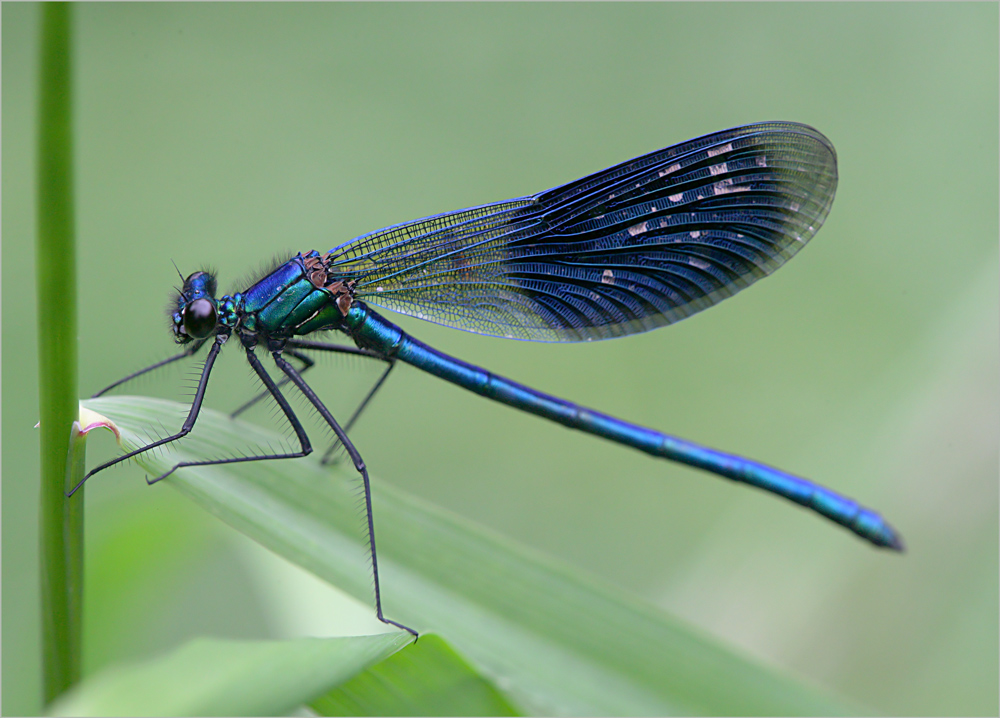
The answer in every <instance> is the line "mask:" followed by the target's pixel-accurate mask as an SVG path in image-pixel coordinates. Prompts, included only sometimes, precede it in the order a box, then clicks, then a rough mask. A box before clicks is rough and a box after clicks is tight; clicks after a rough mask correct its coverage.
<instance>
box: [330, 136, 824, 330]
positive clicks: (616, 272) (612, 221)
mask: <svg viewBox="0 0 1000 718" xmlns="http://www.w3.org/2000/svg"><path fill="white" fill-rule="evenodd" d="M836 188H837V159H836V154H835V152H834V149H833V146H832V145H831V144H830V142H829V140H827V139H826V137H824V136H823V135H822V134H821V133H819V132H818V131H816V130H814V129H813V128H811V127H808V126H805V125H799V124H794V123H765V124H757V125H747V126H745V127H738V128H735V129H731V130H726V131H724V132H718V133H716V134H712V135H706V136H705V137H701V138H699V139H695V140H691V141H690V142H685V143H683V144H679V145H674V146H673V147H668V148H666V149H662V150H659V151H657V152H652V153H650V154H648V155H644V156H642V157H637V158H635V159H632V160H629V161H628V162H624V163H622V164H620V165H616V166H614V167H611V168H609V169H606V170H603V171H601V172H598V173H596V174H593V175H590V176H589V177H584V178H583V179H579V180H576V181H575V182H571V183H569V184H566V185H563V186H561V187H556V188H554V189H550V190H547V191H545V192H541V193H539V194H536V195H532V196H528V197H522V198H519V199H513V200H509V201H506V202H497V203H495V204H488V205H483V206H481V207H473V208H470V209H464V210H459V211H457V212H451V213H448V214H442V215H437V216H435V217H428V218H425V219H421V220H417V221H414V222H409V223H406V224H400V225H396V226H393V227H389V228H386V229H383V230H380V231H378V232H373V233H372V234H367V235H364V236H362V237H359V238H357V239H355V240H353V241H352V242H349V243H347V244H344V245H341V246H340V247H337V248H336V249H334V250H333V251H332V254H333V255H334V257H335V259H334V264H335V265H336V267H337V271H340V272H344V273H346V274H349V275H351V276H352V278H355V279H356V280H357V282H358V284H357V287H356V292H357V295H358V296H359V297H360V298H362V299H364V300H365V301H367V302H369V303H371V304H373V305H377V306H381V307H385V308H387V309H392V310H394V311H397V312H401V313H403V314H408V315H411V316H415V317H419V318H421V319H427V320H429V321H433V322H437V323H439V324H445V325H448V326H453V327H458V328H460V329H465V330H468V331H472V332H477V333H479V334H488V335H493V336H500V337H508V338H513V339H527V340H534V341H582V340H591V339H607V338H611V337H617V336H623V335H626V334H633V333H636V332H642V331H647V330H649V329H654V328H656V327H660V326H663V325H666V324H671V323H673V322H676V321H679V320H681V319H683V318H685V317H687V316H690V315H691V314H694V313H695V312H698V311H701V310H702V309H705V308H706V307H710V306H712V305H713V304H715V303H717V302H719V301H721V300H723V299H725V298H726V297H728V296H730V295H732V294H735V293H736V292H738V291H739V290H741V289H743V288H744V287H746V286H748V285H749V284H751V283H753V282H754V281H755V280H757V279H759V278H760V277H763V276H765V275H767V274H770V273H771V272H773V271H774V270H775V269H777V268H778V267H779V266H781V264H782V263H784V262H785V261H786V260H787V259H788V258H790V257H791V256H792V255H793V254H795V252H797V251H798V250H799V249H800V248H801V247H802V246H803V245H804V244H805V243H806V242H808V241H809V239H810V238H812V236H813V235H814V234H815V233H816V231H817V230H818V229H819V228H820V225H822V224H823V221H824V220H825V219H826V216H827V214H828V213H829V211H830V205H831V204H832V203H833V197H834V193H835V191H836Z"/></svg>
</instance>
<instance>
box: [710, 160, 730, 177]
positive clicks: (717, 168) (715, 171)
mask: <svg viewBox="0 0 1000 718" xmlns="http://www.w3.org/2000/svg"><path fill="white" fill-rule="evenodd" d="M708 171H709V172H711V173H712V175H713V176H714V175H721V174H725V173H726V172H728V171H729V168H728V167H726V163H725V162H723V163H722V164H721V165H712V166H711V167H709V168H708Z"/></svg>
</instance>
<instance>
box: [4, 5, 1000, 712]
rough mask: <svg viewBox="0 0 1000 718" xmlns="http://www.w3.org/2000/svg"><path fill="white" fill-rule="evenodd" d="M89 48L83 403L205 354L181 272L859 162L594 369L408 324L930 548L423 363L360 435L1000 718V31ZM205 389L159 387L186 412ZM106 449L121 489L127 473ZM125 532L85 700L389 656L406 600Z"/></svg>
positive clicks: (805, 15)
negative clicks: (231, 650) (376, 612)
mask: <svg viewBox="0 0 1000 718" xmlns="http://www.w3.org/2000/svg"><path fill="white" fill-rule="evenodd" d="M2 13H3V58H2V59H3V137H2V139H3V187H2V189H3V207H2V209H3V250H2V251H3V255H2V259H3V360H4V361H3V426H4V434H3V439H4V442H3V445H4V450H3V467H2V468H3V487H2V488H3V628H4V631H3V656H2V657H3V687H4V691H3V706H2V708H3V712H4V713H5V714H30V713H34V712H37V711H39V710H40V705H39V693H40V688H39V686H40V680H39V641H38V636H39V617H38V588H37V586H38V577H37V548H36V545H37V540H38V537H37V521H36V515H37V494H38V491H37V471H38V440H37V435H36V433H35V430H34V429H33V428H32V427H33V425H34V424H35V422H36V420H37V413H38V410H37V386H36V384H37V381H36V358H35V346H36V343H35V314H34V304H35V297H34V285H33V277H34V269H33V267H34V262H35V261H37V260H36V258H35V257H34V255H33V242H34V230H35V215H34V212H35V200H34V194H33V192H34V171H35V167H34V146H35V145H34V143H35V128H34V120H35V112H36V70H37V54H38V47H37V37H38V21H39V8H38V7H37V6H34V5H28V4H10V3H5V4H4V5H3V8H2ZM74 22H75V25H74V27H75V31H76V35H75V41H76V48H75V55H74V60H75V80H76V88H75V91H76V96H75V107H76V153H77V165H76V206H77V237H78V248H79V249H78V251H79V268H80V273H81V276H80V286H81V297H80V307H79V319H80V337H79V339H80V351H79V356H80V359H81V367H80V391H81V395H89V394H90V393H92V392H93V391H95V390H97V389H99V388H100V387H102V386H104V385H105V384H107V383H109V382H111V381H112V380H114V379H117V378H119V377H120V376H122V375H124V374H126V373H127V372H129V371H132V370H134V369H136V368H138V367H141V366H144V365H146V364H148V363H150V362H152V361H155V360H158V359H161V358H163V357H165V356H167V355H168V354H169V353H170V352H171V351H172V350H173V347H172V344H171V341H170V338H169V334H168V332H167V329H166V324H165V321H164V317H163V305H164V304H165V302H166V300H167V296H168V294H169V291H170V288H171V287H172V286H173V285H174V284H176V282H177V275H176V272H175V270H174V267H173V265H172V264H171V260H173V261H175V262H176V263H177V265H178V266H179V267H180V269H181V271H182V272H183V273H185V274H187V273H188V272H191V271H193V270H194V269H197V268H200V267H203V266H205V265H211V266H214V267H217V268H218V269H219V270H220V274H221V277H220V281H221V285H222V287H223V288H225V289H226V290H228V289H230V288H231V287H232V286H233V284H234V283H235V282H236V280H238V278H239V277H240V276H242V275H243V274H245V273H246V272H247V270H250V269H252V268H255V267H256V266H257V265H258V264H259V263H260V262H261V261H262V260H266V259H268V258H269V257H271V256H272V255H273V254H275V253H278V252H282V253H283V252H288V251H298V250H306V249H313V248H315V249H318V250H326V249H328V248H330V247H333V246H335V245H337V244H339V243H341V242H343V241H345V240H346V239H349V238H350V237H353V236H356V235H358V234H361V233H364V232H367V231H370V230H374V229H378V228H380V227H383V226H385V225H388V224H392V223H396V222H401V221H405V220H409V219H414V218H417V217H421V216H424V215H428V214H433V213H437V212H442V211H447V210H452V209H457V208H460V207H464V206H468V205H473V204H480V203H484V202H489V201H493V200H500V199H506V198H509V197H513V196H518V195H523V194H527V193H531V192H536V191H539V190H542V189H545V188H547V187H549V186H553V185H556V184H561V183H563V182H566V181H569V180H572V179H576V178H577V177H579V176H582V175H584V174H587V173H589V172H592V171H595V170H598V169H601V168H603V167H606V166H608V165H611V164H614V163H616V162H619V161H621V160H624V159H627V158H630V157H632V156H635V155H638V154H641V153H645V152H648V151H650V150H653V149H656V148H659V147H662V146H665V145H668V144H672V143H674V142H680V141H683V140H686V139H689V138H691V137H695V136H697V135H700V134H704V133H707V132H711V131H715V130H719V129H723V128H726V127H729V126H733V125H738V124H743V123H746V122H752V121H758V120H772V119H781V120H796V121H800V122H806V123H809V124H812V125H814V126H816V127H817V128H819V129H820V130H822V131H823V132H824V133H825V134H827V135H828V136H829V137H830V138H831V139H832V141H833V142H834V144H835V145H836V147H837V150H838V153H839V159H840V178H841V179H840V187H839V191H838V196H837V200H836V202H835V204H834V207H833V212H832V213H831V215H830V218H829V220H828V221H827V223H826V225H825V227H824V228H823V230H822V231H821V232H820V234H819V235H818V237H817V238H816V239H815V240H813V242H812V243H811V244H810V246H809V247H808V248H807V249H806V250H805V251H803V252H802V253H801V254H800V255H798V256H797V257H796V258H795V260H794V261H793V262H791V263H790V264H789V265H788V267H786V268H784V269H782V270H781V271H780V272H778V273H777V274H776V275H775V276H774V277H773V278H770V279H768V280H767V281H764V282H762V283H760V284H759V285H757V286H755V287H753V288H752V289H751V290H750V291H748V292H745V293H743V294H740V295H739V296H738V297H737V298H734V299H732V300H730V301H727V302H725V303H723V304H722V305H720V306H718V307H716V308H713V309H712V310H711V311H708V312H705V313H704V314H702V315H698V316H697V317H695V318H692V319H690V320H688V321H685V322H682V323H681V324H679V325H677V326H674V327H671V328H670V329H669V330H666V331H657V332H653V333H651V334H646V335H642V336H637V337H630V338H627V339H621V340H617V341H612V342H605V343H599V344H587V345H567V346H558V345H543V344H528V343H519V342H511V341H503V340H499V339H491V338H484V337H478V336H474V335H471V334H465V333H463V332H459V331H454V330H449V329H444V328H440V327H437V326H434V325H430V324H426V323H423V322H419V321H417V320H410V319H407V318H399V319H398V322H399V323H400V324H401V325H402V326H403V327H404V328H406V329H408V330H409V331H411V332H413V333H414V334H415V335H416V336H417V337H419V338H421V339H423V340H424V341H426V342H428V343H430V344H432V345H433V346H436V347H438V348H440V349H442V350H444V351H447V352H450V353H453V354H455V355H457V356H459V357H461V358H463V359H465V360H467V361H471V362H475V363H479V364H482V365H485V366H487V367H488V368H489V369H491V370H492V371H494V372H498V373H501V374H504V375H507V376H509V377H512V378H514V379H516V380H518V381H521V382H524V383H526V384H528V385H530V386H534V387H537V388H540V389H543V390H546V391H549V392H552V393H554V394H556V395H557V396H563V397H567V398H570V399H572V400H574V401H577V402H580V403H582V404H584V405H587V406H591V407H595V408H598V409H601V410H603V411H607V412H610V413H612V414H615V415H617V416H621V417H624V418H627V419H630V420H634V421H637V422H640V423H643V424H645V425H648V426H651V427H655V428H658V429H661V430H664V431H668V432H671V433H675V434H678V435H680V436H683V437H685V438H688V439H692V440H695V441H699V442H702V443H705V444H708V445H710V446H714V447H717V448H721V449H725V450H728V451H732V452H737V453H742V454H745V455H748V456H751V457H753V458H756V459H759V460H762V461H765V462H767V463H770V464H773V465H776V466H780V467H782V468H785V469H787V470H789V471H793V472H797V473H799V474H802V475H804V476H808V477H810V478H813V479H815V480H817V481H820V482H822V483H824V484H827V485H828V486H830V487H832V488H835V489H837V490H838V491H842V492H843V493H846V494H847V495H849V496H853V497H855V498H857V499H859V500H861V501H862V502H863V503H865V504H867V505H869V506H872V507H874V508H876V509H878V510H879V511H881V512H882V513H883V514H884V515H886V516H887V517H888V518H889V519H890V520H891V521H892V523H893V524H894V525H895V526H896V527H898V528H899V529H900V530H901V531H902V533H903V535H904V537H905V539H906V541H907V545H908V548H909V552H908V553H907V554H906V555H904V556H901V557H900V556H895V555H890V554H888V553H884V552H879V551H875V550H872V549H870V548H869V547H867V546H866V545H864V544H862V543H861V542H859V541H857V540H856V539H854V538H853V537H851V536H850V535H848V534H847V533H845V532H843V531H841V530H839V529H837V528H835V527H832V526H831V525H829V524H828V523H826V522H824V521H821V520H819V519H817V518H816V517H815V516H813V515H811V514H808V513H806V512H804V511H800V510H797V509H795V508H794V507H791V506H789V505H788V504H786V503H785V502H782V501H779V500H776V499H773V498H771V497H768V496H765V495H763V494H760V493H759V492H754V491H751V490H748V489H745V488H741V487H737V486H733V485H732V484H730V483H728V482H725V481H722V480H719V479H716V478H712V477H710V476H708V475H706V474H701V473H698V472H695V471H692V470H689V469H686V468H682V467H677V466H673V465H669V464H666V463H664V462H662V461H655V460H652V459H650V458H648V457H646V456H644V455H642V454H640V453H638V452H634V451H629V450H626V449H623V448H620V447H617V446H614V445H612V444H609V443H606V442H601V441H598V440H596V439H592V438H590V437H586V436H583V435H577V434H575V433H573V432H569V431H566V430H565V429H563V428H561V427H559V426H556V425H554V424H549V423H545V422H543V421H542V420H540V419H536V418H534V417H530V416H527V415H523V414H519V413H517V412H515V411H513V410H510V409H507V408H505V407H502V406H499V405H492V404H491V403H490V402H487V401H484V400H482V399H479V398H477V397H474V396H472V395H471V394H468V393H467V392H464V391H462V390H460V389H457V388H454V387H451V386H448V385H446V384H445V383H443V382H441V381H439V380H436V379H434V378H433V377H430V376H426V375H422V374H420V373H419V372H417V371H416V370H413V369H410V368H407V367H402V368H400V369H399V370H397V373H396V374H395V376H394V377H393V378H392V380H391V382H390V383H389V385H388V386H387V387H386V388H385V389H384V391H383V393H382V394H381V395H380V396H379V397H378V399H377V400H376V402H375V404H374V405H373V407H372V408H371V411H370V414H369V415H368V416H366V418H365V420H364V421H363V422H362V423H361V424H360V425H359V427H358V429H357V432H356V434H355V435H354V438H355V441H356V443H357V445H358V447H359V448H360V450H361V451H362V452H363V454H364V456H365V458H366V461H367V463H368V465H369V467H370V468H371V470H372V472H373V475H374V477H375V481H376V482H391V483H393V484H396V485H398V486H400V487H403V488H405V489H406V490H408V491H410V492H412V493H414V494H418V495H421V496H423V497H426V498H429V499H430V500H432V501H435V502H437V503H439V504H440V505H443V506H446V507H448V508H450V509H452V510H454V511H455V512H458V513H460V514H463V515H466V516H469V517H471V518H474V519H475V520H477V521H480V522H482V523H483V524H486V525H488V526H491V527H493V528H495V529H496V530H499V531H501V532H503V533H505V534H508V535H510V536H513V537H516V538H517V539H518V540H520V541H523V542H524V543H527V544H530V545H532V546H535V547H537V548H539V549H541V550H543V551H546V552H547V553H549V554H551V555H554V556H558V557H560V558H562V559H564V560H566V561H568V562H570V563H572V564H575V565H577V566H579V567H582V568H583V569H585V570H586V571H588V572H590V573H592V574H594V575H596V576H598V577H599V578H600V579H601V580H603V581H605V582H607V583H610V584H614V585H617V586H619V587H621V588H623V589H624V590H626V591H628V592H630V593H632V594H634V595H637V596H641V597H643V598H644V599H646V600H648V601H650V602H652V603H654V604H656V605H658V606H661V607H662V608H663V609H664V610H667V611H669V612H671V613H673V614H676V615H679V616H681V617H683V618H685V619H686V620H688V621H690V622H691V623H693V624H695V625H697V626H699V627H701V628H702V629H703V630H705V631H707V632H710V633H711V634H714V635H716V636H718V637H720V638H722V639H723V640H724V641H726V642H728V643H729V644H731V645H733V646H734V647H736V650H739V651H742V652H745V653H748V654H751V655H753V656H755V657H757V658H758V659H759V660H762V661H765V662H767V663H769V664H771V665H774V666H776V667H778V668H779V669H780V670H784V671H786V672H788V673H790V674H793V675H796V676H799V677H801V678H802V679H803V680H805V681H808V682H811V683H815V684H820V685H824V686H827V687H830V688H831V689H833V690H836V691H839V692H840V693H842V694H844V695H846V696H849V697H850V698H852V699H854V700H856V701H859V702H861V703H862V704H866V705H868V706H870V707H871V708H872V710H875V711H880V712H885V713H892V714H996V713H997V711H998V703H997V695H998V679H997V675H998V658H997V656H998V645H997V644H998V638H997V636H998V495H997V486H998V436H1000V397H998V393H1000V391H998V389H1000V387H998V372H997V367H998V358H1000V357H998V346H1000V336H998V333H1000V329H998V326H1000V317H998V313H1000V312H998V249H997V247H998V241H997V238H998V221H997V217H998V199H997V198H998V159H997V158H998V91H997V86H998V60H997V57H998V40H997V29H998V12H997V5H996V4H995V3H994V4H990V3H983V4H957V3H956V4H925V3H921V4H902V3H893V4H868V3H865V4H804V5H798V4H775V5H756V4H724V3H709V4H680V3H669V4H610V5H605V4H582V5H577V4H547V5H534V4H514V5H505V4H481V5H465V4H441V5H422V4H403V5H395V4H371V5H353V4H301V5H296V4H290V5H285V4H281V5H270V4H253V5H238V4H222V5H213V4H180V5H174V4H113V5H102V4H87V5H78V6H76V7H75V8H74ZM42 260H43V261H45V262H46V263H47V264H48V265H49V267H50V270H51V271H52V272H57V273H58V272H60V271H61V270H60V262H59V258H58V257H45V258H42ZM228 354H230V356H229V357H228V358H227V360H226V362H227V363H226V365H227V366H228V367H230V369H231V371H228V372H226V374H228V375H229V376H226V377H225V378H223V377H221V376H220V377H219V381H218V383H217V384H213V387H212V390H211V391H210V393H209V403H210V404H211V405H212V406H214V407H217V408H221V409H227V408H232V407H235V406H236V405H238V403H239V402H240V401H241V399H242V398H245V397H246V396H247V393H248V389H247V388H246V383H245V382H246V377H247V370H246V368H245V367H244V366H240V365H239V364H240V362H239V357H238V356H237V355H236V353H233V352H228ZM217 374H221V372H217ZM188 376H190V374H189V372H187V371H183V370H177V371H174V370H170V371H164V372H162V374H161V375H159V376H158V377H156V379H155V380H152V381H150V382H146V383H144V384H142V385H140V386H139V387H138V389H139V390H140V391H141V392H147V391H148V392H154V393H160V394H163V395H166V396H172V397H177V396H178V394H179V392H181V391H182V390H183V386H182V385H183V381H184V379H185V377H188ZM355 376H356V375H355V374H354V373H352V370H351V367H349V366H347V367H344V366H341V365H338V364H336V363H334V364H331V365H328V366H326V367H325V368H321V369H317V370H314V373H313V375H312V379H311V381H312V382H313V385H314V386H315V387H316V388H317V390H318V391H320V393H321V394H324V393H325V392H327V391H330V392H332V391H334V389H335V387H336V386H337V385H338V384H345V383H350V382H352V380H353V379H354V377H355ZM91 443H92V448H91V462H92V463H93V462H94V461H96V460H98V459H99V458H100V457H101V456H111V455H113V454H114V452H115V447H114V445H113V442H112V441H111V439H110V438H106V437H104V438H101V439H100V440H98V441H95V442H91ZM376 491H377V484H376ZM87 503H88V515H87V542H88V543H87V571H88V573H87V580H88V582H87V600H88V605H87V611H88V614H87V620H86V636H87V647H86V650H87V654H86V659H85V667H86V669H87V670H93V669H95V668H98V667H100V666H102V665H105V664H107V663H108V662H111V661H117V660H127V659H129V658H132V657H137V656H144V655H148V654H149V653H150V652H153V651H156V650H159V649H162V648H165V647H167V646H172V645H175V644H177V643H178V642H180V641H182V640H184V639H185V638H187V637H190V636H193V635H204V634H209V635H218V636H234V637H239V636H245V637H249V636H253V637H267V636H289V635H332V634H334V633H343V632H348V633H350V632H354V633H363V632H367V631H371V630H379V628H378V624H374V627H373V619H371V616H370V614H371V608H370V607H369V606H366V605H363V604H357V603H355V602H352V601H350V600H348V599H344V598H343V597H341V596H339V595H338V594H337V593H336V592H335V591H334V590H332V589H328V588H324V587H323V586H321V585H319V584H318V582H316V581H313V580H311V579H310V578H309V577H308V576H306V575H305V574H303V573H302V572H300V571H298V569H294V568H292V567H289V566H287V565H285V564H284V563H283V562H282V561H281V560H280V559H277V558H274V557H272V556H270V555H269V554H267V553H266V552H265V551H264V550H263V549H259V548H257V547H256V546H254V545H252V544H251V543H250V542H249V541H248V540H246V539H244V538H242V537H241V536H239V535H236V534H235V533H234V532H232V531H231V530H229V529H228V528H227V527H225V526H223V525H221V524H219V523H218V522H217V521H216V520H214V519H213V518H212V517H210V516H208V515H205V514H203V513H202V512H201V511H199V510H198V509H197V508H195V507H194V506H193V505H190V504H188V503H187V502H186V501H185V500H184V499H182V498H181V497H180V496H179V495H178V494H176V493H175V492H174V491H173V490H172V489H170V488H169V487H167V486H158V487H155V488H146V486H145V483H144V482H143V480H142V472H141V470H140V469H137V468H134V467H132V468H126V469H121V470H118V471H116V472H109V473H107V474H103V475H101V476H100V477H99V480H97V481H95V482H93V483H92V484H88V489H87ZM384 590H386V591H391V590H392V589H391V587H384ZM393 600H405V597H397V598H395V599H393Z"/></svg>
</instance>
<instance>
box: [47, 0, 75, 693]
mask: <svg viewBox="0 0 1000 718" xmlns="http://www.w3.org/2000/svg"><path fill="white" fill-rule="evenodd" d="M41 10H42V30H41V62H40V71H39V106H38V157H37V161H38V175H37V176H38V234H37V245H36V246H37V251H36V256H35V271H36V283H35V284H36V288H37V292H38V361H39V367H38V379H39V390H38V398H39V415H40V418H41V426H40V431H41V435H40V444H41V484H42V485H41V516H40V519H41V529H40V541H41V546H40V549H41V550H40V552H39V555H40V559H41V589H42V590H41V597H42V602H41V610H42V662H43V674H44V676H43V684H42V685H43V688H42V691H43V699H44V701H45V703H46V704H48V703H50V702H51V701H52V700H53V699H55V698H56V697H57V696H59V695H60V694H62V693H63V692H64V691H66V689H67V688H69V687H70V686H71V685H73V683H75V682H76V681H78V680H79V678H80V653H81V635H82V631H81V626H82V608H83V606H82V597H83V590H82V589H83V585H82V583H83V582H82V579H83V492H82V491H80V492H77V494H76V495H75V496H74V497H73V500H71V501H67V499H66V496H65V494H64V488H63V487H64V484H65V480H66V470H67V451H68V448H69V442H70V436H71V430H72V429H71V427H72V424H73V421H74V420H75V419H76V416H77V413H78V404H77V390H76V341H77V338H76V334H77V329H76V250H75V248H74V243H73V240H74V237H73V233H74V228H73V138H72V135H73V126H72V82H71V74H72V65H71V37H70V34H71V32H70V8H69V5H68V4H65V3H45V4H43V6H42V8H41Z"/></svg>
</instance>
